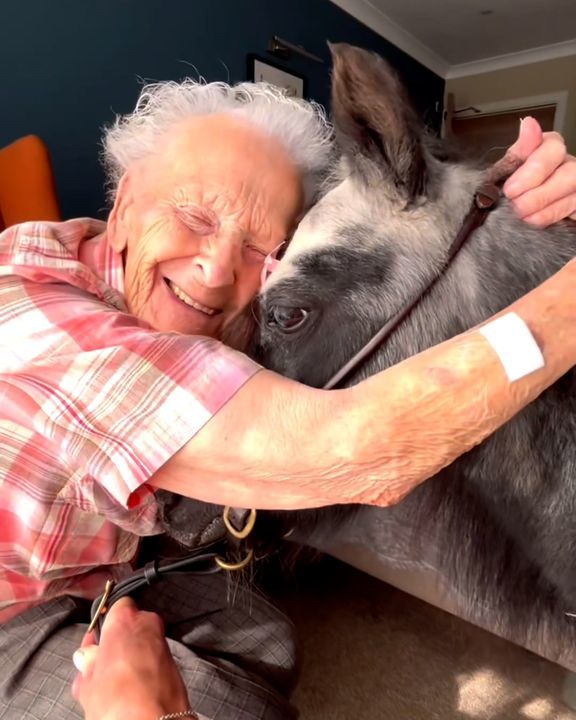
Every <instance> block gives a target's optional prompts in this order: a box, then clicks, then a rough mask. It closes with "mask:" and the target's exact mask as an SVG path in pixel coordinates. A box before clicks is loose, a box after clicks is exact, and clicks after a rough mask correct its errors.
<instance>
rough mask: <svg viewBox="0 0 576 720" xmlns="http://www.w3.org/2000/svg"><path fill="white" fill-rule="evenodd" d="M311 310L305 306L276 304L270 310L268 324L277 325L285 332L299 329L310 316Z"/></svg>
mask: <svg viewBox="0 0 576 720" xmlns="http://www.w3.org/2000/svg"><path fill="white" fill-rule="evenodd" d="M309 314H310V313H309V311H308V310H305V309H304V308H297V307H282V306H281V305H276V306H275V307H273V308H271V309H270V310H269V311H268V318H267V321H268V325H270V326H272V327H276V328H278V329H279V330H281V331H282V332H284V333H291V332H294V331H295V330H299V329H300V328H301V327H302V325H304V323H305V322H306V319H307V318H308V315H309Z"/></svg>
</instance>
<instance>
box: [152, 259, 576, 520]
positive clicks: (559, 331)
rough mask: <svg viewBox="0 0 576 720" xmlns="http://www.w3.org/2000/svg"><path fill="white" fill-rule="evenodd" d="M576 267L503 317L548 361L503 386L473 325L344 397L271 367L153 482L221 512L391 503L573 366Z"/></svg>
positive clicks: (491, 354) (500, 372) (492, 358)
mask: <svg viewBox="0 0 576 720" xmlns="http://www.w3.org/2000/svg"><path fill="white" fill-rule="evenodd" d="M575 286H576V263H573V262H572V263H569V264H568V265H566V266H565V267H564V268H563V269H562V270H561V271H560V272H558V273H557V274H556V275H554V276H553V277H552V278H550V279H549V280H548V281H546V282H545V283H543V284H542V285H541V286H539V287H538V288H536V289H535V290H533V291H532V292H531V293H529V294H528V295H526V296H524V297H523V298H521V299H520V300H518V301H517V302H515V303H514V304H513V305H511V306H510V307H509V308H507V310H505V311H504V312H503V313H500V315H502V314H504V313H506V312H510V311H513V312H515V313H516V314H517V315H519V316H520V317H521V318H522V319H523V320H524V321H525V323H526V324H527V326H528V328H529V329H530V330H531V332H532V334H533V336H534V338H535V339H536V341H537V343H538V345H539V347H540V349H541V351H542V354H543V356H544V360H545V366H544V367H543V368H542V369H540V370H537V371H535V372H533V373H531V374H530V375H527V376H525V377H523V378H521V379H519V380H517V381H515V382H510V381H509V380H508V377H507V375H506V373H505V371H504V368H503V366H502V363H501V361H500V359H499V357H498V356H497V354H496V353H495V351H494V349H493V348H492V346H491V345H490V344H489V343H488V341H487V340H486V339H485V338H484V337H483V335H481V334H480V333H479V332H478V330H474V331H470V332H468V333H465V334H463V335H459V336H457V337H455V338H453V339H451V340H449V341H447V342H445V343H442V344H441V345H438V346H436V347H433V348H431V349H429V350H427V351H425V352H423V353H420V354H419V355H417V356H414V357H411V358H409V359H408V360H405V361H404V362H402V363H400V364H399V365H396V366H394V367H392V368H389V369H388V370H385V371H383V372H381V373H379V374H377V375H374V376H373V377H371V378H369V379H367V380H365V381H364V382H362V383H360V384H358V385H356V386H354V387H352V388H349V389H345V390H337V391H330V392H327V391H324V390H315V389H312V388H308V387H305V386H303V385H300V384H298V383H296V382H294V381H291V380H288V379H286V378H282V377H280V376H277V375H275V374H274V373H271V372H268V371H262V372H260V373H258V374H257V375H256V376H255V377H253V378H252V379H251V380H249V381H248V382H247V383H246V384H245V385H244V386H243V388H242V389H241V390H240V391H239V392H238V393H237V394H236V395H235V396H234V397H233V398H232V400H231V401H229V402H228V403H227V405H226V406H225V407H224V408H223V409H222V410H220V412H218V413H217V414H216V416H215V417H214V418H212V419H211V420H210V421H209V422H208V423H207V424H206V425H205V426H204V427H203V428H202V430H200V432H199V433H198V434H197V435H196V436H195V437H194V438H193V439H192V440H190V441H189V442H188V443H187V444H186V445H185V446H184V447H183V448H182V450H180V451H179V452H178V453H177V454H176V455H175V456H174V457H173V458H172V459H171V460H170V461H168V462H167V463H166V464H165V465H164V466H163V467H162V468H161V469H160V470H159V471H157V472H156V474H155V475H154V476H153V478H152V480H151V484H152V485H154V486H156V487H161V488H165V489H168V490H172V491H173V492H177V493H180V494H182V495H187V496H191V497H194V498H197V499H200V500H205V501H209V502H213V503H219V504H222V505H235V506H241V507H256V508H284V509H296V508H305V507H317V506H322V505H328V504H336V503H368V504H375V505H383V506H385V505H391V504H394V503H395V502H398V501H399V500H400V499H401V498H402V497H404V496H405V495H406V494H407V493H408V492H410V491H411V490H412V489H413V488H414V487H416V486H417V485H418V484H419V483H421V482H422V481H424V480H425V479H427V478H429V477H431V476H432V475H434V474H435V473H436V472H438V471H439V470H440V469H441V468H443V467H445V466H446V465H448V464H450V463H451V462H452V461H453V460H455V459H456V458H457V457H459V456H460V455H461V454H463V453H465V452H466V451H467V450H470V449H471V448H473V447H474V446H475V445H478V444H479V443H480V442H482V440H484V439H485V438H486V437H487V436H488V435H490V434H491V433H493V432H494V431H495V430H497V429H498V428H499V427H500V426H501V425H503V424H504V423H505V422H506V421H507V420H509V419H510V418H511V417H512V416H513V415H514V414H516V413H517V412H518V411H519V410H521V409H522V408H523V407H525V406H526V405H527V404H528V403H529V402H531V401H532V400H534V398H536V397H537V396H538V395H539V394H540V393H541V392H542V391H543V390H545V389H546V388H547V387H549V386H550V385H551V384H552V383H554V382H555V381H556V380H557V379H558V378H559V377H561V376H562V375H563V374H564V373H566V372H567V371H568V370H569V369H570V368H571V367H572V366H573V365H575V364H576V332H575V328H576V293H575V292H574V287H575Z"/></svg>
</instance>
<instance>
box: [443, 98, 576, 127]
mask: <svg viewBox="0 0 576 720" xmlns="http://www.w3.org/2000/svg"><path fill="white" fill-rule="evenodd" d="M545 105H555V106H556V112H555V113H554V130H555V131H556V132H559V133H560V134H562V133H563V132H564V125H565V123H566V106H567V105H568V90H560V91H558V92H553V93H545V94H544V95H531V96H530V97H522V98H512V99H510V100H497V101H496V102H489V103H474V104H473V107H474V108H475V109H476V110H479V111H480V112H474V110H473V109H472V108H470V109H466V110H464V111H463V112H460V113H458V117H482V116H483V115H494V114H496V113H506V112H512V111H514V110H521V109H522V108H526V109H527V110H529V109H530V108H533V107H543V106H545ZM454 110H456V111H457V110H458V108H454ZM445 121H446V117H445V118H444V122H445ZM442 125H443V126H444V123H442ZM443 134H444V127H443Z"/></svg>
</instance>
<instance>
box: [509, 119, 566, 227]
mask: <svg viewBox="0 0 576 720" xmlns="http://www.w3.org/2000/svg"><path fill="white" fill-rule="evenodd" d="M508 154H512V155H515V156H516V157H518V158H520V159H521V160H524V161H525V162H524V164H523V165H522V166H521V167H519V168H518V170H516V172H515V173H514V174H513V175H511V176H510V177H509V178H508V180H507V181H506V183H505V185H504V194H505V195H506V197H507V198H509V199H510V200H512V203H513V205H514V208H515V209H516V212H517V213H518V215H519V217H521V218H522V219H523V220H525V221H526V222H528V223H531V224H532V225H536V226H538V227H547V226H548V225H552V224H553V223H555V222H558V221H560V220H564V219H565V218H571V219H573V220H576V158H575V157H574V156H572V155H569V154H568V152H567V150H566V143H565V142H564V138H563V137H562V136H561V135H559V134H558V133H556V132H546V133H543V132H542V129H541V128H540V125H539V124H538V123H537V121H536V120H535V119H534V118H532V117H527V118H524V120H522V122H521V123H520V133H519V135H518V140H517V141H516V142H515V143H514V145H512V147H510V148H509V150H508Z"/></svg>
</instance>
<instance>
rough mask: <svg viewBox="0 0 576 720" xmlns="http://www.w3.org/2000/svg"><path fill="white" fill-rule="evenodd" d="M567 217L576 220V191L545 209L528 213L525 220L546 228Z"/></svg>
mask: <svg viewBox="0 0 576 720" xmlns="http://www.w3.org/2000/svg"><path fill="white" fill-rule="evenodd" d="M566 218H570V219H571V220H576V193H573V194H572V195H569V196H568V197H565V198H562V199H561V200H558V201H557V202H555V203H553V204H552V205H549V206H548V207H547V208H546V209H545V210H541V211H540V212H537V213H534V214H533V215H528V216H527V217H525V218H523V220H524V222H527V223H530V224H531V225H535V226H536V227H541V228H545V227H548V225H553V224H554V223H557V222H559V221H560V220H565V219H566Z"/></svg>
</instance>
